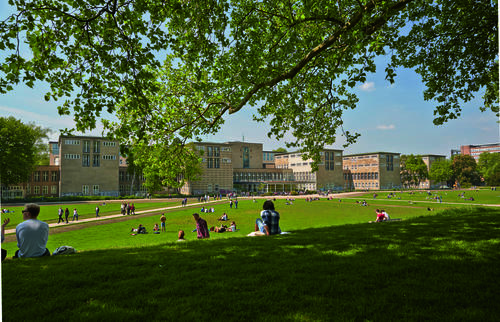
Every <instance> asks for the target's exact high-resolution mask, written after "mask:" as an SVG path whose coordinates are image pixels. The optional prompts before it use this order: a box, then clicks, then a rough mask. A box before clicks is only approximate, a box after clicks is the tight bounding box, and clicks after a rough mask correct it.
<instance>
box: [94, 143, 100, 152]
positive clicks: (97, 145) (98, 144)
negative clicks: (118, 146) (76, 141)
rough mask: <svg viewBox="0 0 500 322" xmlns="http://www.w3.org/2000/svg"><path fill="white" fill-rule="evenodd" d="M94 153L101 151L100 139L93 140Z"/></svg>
mask: <svg viewBox="0 0 500 322" xmlns="http://www.w3.org/2000/svg"><path fill="white" fill-rule="evenodd" d="M94 153H101V141H94Z"/></svg>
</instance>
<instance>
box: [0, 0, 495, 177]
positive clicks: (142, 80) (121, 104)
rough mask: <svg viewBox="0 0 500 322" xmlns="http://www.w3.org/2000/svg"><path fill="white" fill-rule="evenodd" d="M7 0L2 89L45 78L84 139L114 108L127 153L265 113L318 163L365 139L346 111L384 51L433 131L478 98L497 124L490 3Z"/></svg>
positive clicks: (0, 25)
mask: <svg viewBox="0 0 500 322" xmlns="http://www.w3.org/2000/svg"><path fill="white" fill-rule="evenodd" d="M9 3H10V4H11V5H12V6H14V8H15V13H14V14H12V15H11V16H9V17H8V18H7V19H6V20H4V21H2V22H0V50H3V51H4V52H5V53H6V54H5V56H4V57H5V58H3V60H2V61H0V92H6V91H9V90H12V89H13V88H14V87H13V86H14V85H15V84H18V83H20V82H22V83H25V84H27V85H28V86H34V84H35V82H36V81H45V82H47V83H48V84H50V88H51V90H50V91H49V92H48V93H47V94H46V95H45V98H46V99H47V100H51V99H52V100H58V99H63V102H62V103H61V104H60V106H59V113H60V114H72V115H73V116H74V118H75V121H76V128H77V129H78V130H81V131H85V130H87V129H92V128H94V127H95V126H96V118H99V117H100V116H101V114H102V112H103V111H107V112H109V113H112V114H114V115H115V116H116V117H117V118H118V121H117V122H112V121H109V120H108V121H106V120H105V122H104V124H105V128H106V131H107V133H109V135H110V136H113V137H115V138H117V139H119V140H120V141H121V142H122V143H124V144H127V145H135V144H146V145H155V144H156V145H165V146H170V145H174V144H180V145H181V147H182V146H183V145H184V144H186V143H188V142H191V141H196V140H197V139H199V138H200V137H201V136H202V135H206V134H213V133H215V132H217V131H218V130H219V129H220V127H221V125H222V124H223V122H224V118H225V117H227V115H228V114H231V113H237V112H238V111H240V110H242V109H244V108H249V107H257V112H256V113H255V114H254V119H255V120H257V121H266V122H270V130H269V133H268V135H269V136H273V137H275V138H276V139H282V138H284V136H285V134H287V133H291V134H293V136H294V138H295V140H293V141H290V142H286V146H287V147H290V148H296V149H299V150H300V151H303V152H306V153H307V154H306V155H305V157H312V158H313V159H314V160H315V161H319V160H320V151H321V150H322V149H323V148H324V146H325V145H331V144H333V143H334V142H335V140H336V136H337V135H343V136H345V138H346V142H347V144H351V143H353V142H355V140H356V138H357V137H358V134H357V133H351V132H350V131H349V130H348V129H344V128H343V120H342V113H343V111H344V110H347V109H353V108H355V107H356V104H357V102H358V98H357V96H356V94H355V91H354V88H355V87H356V86H357V85H359V84H361V83H364V82H365V81H366V77H367V74H369V73H373V72H375V69H376V65H375V61H374V60H375V58H376V57H377V56H381V55H389V56H390V57H391V62H390V64H389V66H387V68H386V70H385V71H386V75H387V79H388V81H390V82H394V81H395V79H396V68H398V67H406V68H412V69H414V70H415V71H416V72H417V73H418V74H420V75H421V77H422V80H423V83H424V85H425V87H426V89H425V92H424V98H425V99H426V100H432V101H435V102H436V107H435V116H436V117H435V120H434V122H435V123H436V124H442V123H443V122H445V121H447V120H449V119H453V118H456V117H458V116H459V115H460V110H461V107H460V106H461V104H462V103H463V102H467V101H469V100H471V99H472V98H473V97H474V95H476V94H477V93H478V92H479V91H480V90H485V93H486V94H485V95H484V100H483V105H482V106H481V107H480V108H481V109H483V110H484V109H492V110H493V111H494V112H495V113H497V114H498V107H497V106H498V105H497V103H498V57H497V53H498V16H497V11H496V7H497V1H496V0H493V1H467V0H439V1H433V0H392V1H385V0H370V1H368V0H342V1H330V0H318V1H260V2H256V1H254V0H238V1H235V0H221V1H215V0H209V1H199V0H198V1H183V2H179V1H164V0H100V1H99V0H92V1H65V0H37V1H28V0H9ZM478 17H479V19H478ZM22 42H25V43H26V44H27V48H28V49H25V46H22V44H21V43H22ZM269 120H270V121H269ZM179 142H180V143H179ZM176 149H177V148H172V150H171V151H170V152H174V151H175V150H176ZM181 155H183V154H181ZM187 155H189V153H188V154H187ZM137 160H139V159H137ZM139 162H140V160H139ZM182 164H183V162H182V160H181V162H180V163H169V166H171V167H174V168H177V169H178V168H180V167H181V166H182ZM145 173H147V170H146V169H145ZM170 177H172V176H170Z"/></svg>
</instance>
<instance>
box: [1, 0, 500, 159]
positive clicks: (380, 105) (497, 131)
mask: <svg viewBox="0 0 500 322" xmlns="http://www.w3.org/2000/svg"><path fill="white" fill-rule="evenodd" d="M6 6H7V5H6V3H5V2H3V1H1V3H0V12H2V14H0V18H3V17H5V13H6V12H7V10H8V9H7V8H6ZM9 11H10V10H9ZM0 57H1V54H0ZM384 67H385V66H384V58H380V59H379V60H378V71H379V72H377V73H375V74H373V75H369V76H368V79H367V81H366V83H365V84H362V85H360V86H358V87H357V88H356V92H357V94H358V96H359V99H360V101H359V103H358V106H357V108H356V109H355V110H350V111H345V112H344V128H345V129H346V130H349V131H351V132H355V131H357V132H359V133H360V134H361V136H360V137H359V138H358V141H357V143H355V144H353V145H351V146H349V147H347V148H345V149H344V148H343V147H342V145H343V143H344V141H343V140H342V137H341V136H339V137H338V139H337V143H336V144H334V145H333V146H329V148H337V149H342V150H344V154H351V153H364V152H374V151H388V152H398V153H403V154H410V153H412V154H440V155H446V156H447V157H449V156H450V150H451V149H456V148H459V147H460V146H461V145H468V144H485V143H496V142H500V127H499V125H500V124H499V123H497V121H498V118H497V117H496V116H495V115H494V113H493V112H491V111H486V112H481V111H479V106H481V96H482V93H479V94H478V95H477V97H476V99H475V100H473V101H471V102H469V103H467V104H464V105H463V109H462V115H461V117H460V118H459V119H457V120H451V121H449V122H448V123H445V124H444V125H441V126H435V125H434V124H433V123H432V120H433V108H434V103H433V102H426V101H424V99H423V90H424V86H423V84H422V82H421V79H420V76H418V75H417V74H416V73H414V72H413V71H411V70H405V69H400V70H399V71H398V77H397V78H396V83H395V84H393V85H390V84H389V83H388V82H387V81H385V79H384V77H385V75H384ZM47 89H48V86H47V85H46V84H43V83H38V84H37V86H36V87H35V88H33V89H30V88H28V87H26V86H24V85H19V86H17V87H15V89H14V91H11V92H9V93H7V94H0V116H14V117H16V118H18V119H21V120H22V121H23V122H33V123H35V124H37V125H41V126H43V127H48V128H51V129H53V130H54V133H53V134H52V135H51V139H56V138H57V137H58V131H59V129H63V128H70V127H72V126H73V124H74V122H73V120H72V118H71V117H69V116H64V117H61V116H59V115H58V113H57V105H58V103H62V102H53V101H51V102H45V100H44V98H43V96H44V94H45V92H46V91H47ZM253 112H254V110H252V109H251V108H249V107H248V108H246V109H244V110H242V111H240V112H238V113H236V114H233V115H230V116H228V117H227V118H226V123H225V125H224V126H223V128H222V130H221V131H220V132H219V133H218V134H217V135H215V136H206V137H204V139H205V140H206V141H212V142H226V141H241V140H243V138H244V140H245V141H248V142H260V143H263V144H264V149H265V150H272V149H275V148H278V147H284V143H283V142H279V141H276V140H275V139H269V138H268V137H267V132H268V131H269V126H268V125H267V124H263V123H256V122H254V121H252V114H253ZM87 134H91V135H100V132H99V131H94V132H92V133H87ZM287 139H288V140H292V139H293V138H291V137H289V138H287Z"/></svg>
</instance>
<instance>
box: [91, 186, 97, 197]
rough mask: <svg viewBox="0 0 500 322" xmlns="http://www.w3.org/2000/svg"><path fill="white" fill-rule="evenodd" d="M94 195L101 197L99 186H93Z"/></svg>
mask: <svg viewBox="0 0 500 322" xmlns="http://www.w3.org/2000/svg"><path fill="white" fill-rule="evenodd" d="M92 194H93V195H94V196H97V195H99V185H97V184H95V185H93V186H92Z"/></svg>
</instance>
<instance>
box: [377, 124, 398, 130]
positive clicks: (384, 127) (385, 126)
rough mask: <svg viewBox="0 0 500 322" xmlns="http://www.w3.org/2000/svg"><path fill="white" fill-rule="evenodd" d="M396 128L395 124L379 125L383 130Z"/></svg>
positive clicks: (378, 127)
mask: <svg viewBox="0 0 500 322" xmlns="http://www.w3.org/2000/svg"><path fill="white" fill-rule="evenodd" d="M395 128H396V126H395V125H394V124H389V125H379V126H377V129H378V130H383V131H387V130H394V129H395Z"/></svg>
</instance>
